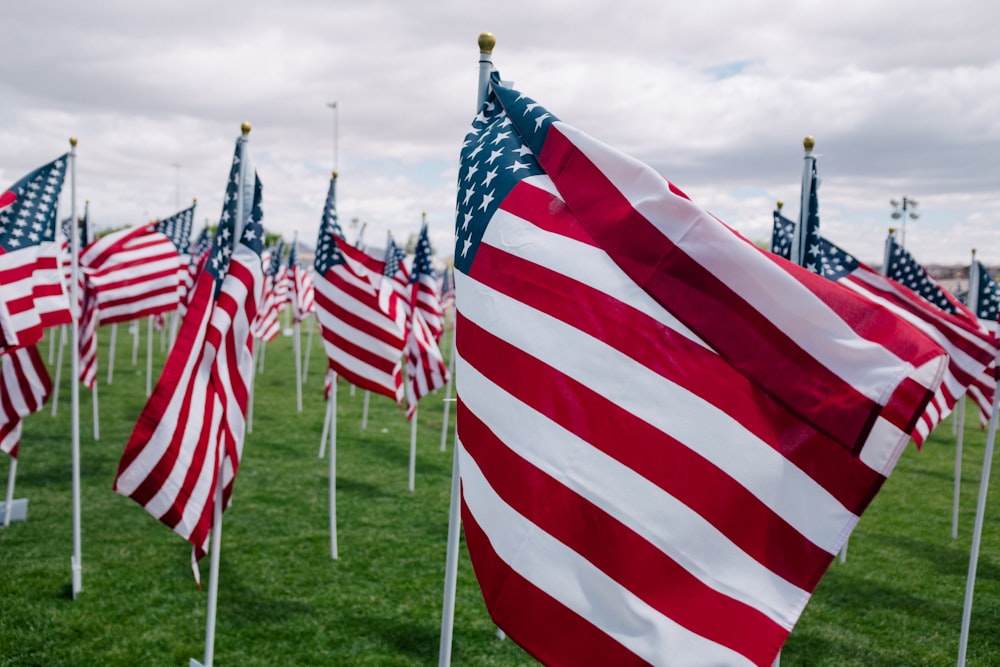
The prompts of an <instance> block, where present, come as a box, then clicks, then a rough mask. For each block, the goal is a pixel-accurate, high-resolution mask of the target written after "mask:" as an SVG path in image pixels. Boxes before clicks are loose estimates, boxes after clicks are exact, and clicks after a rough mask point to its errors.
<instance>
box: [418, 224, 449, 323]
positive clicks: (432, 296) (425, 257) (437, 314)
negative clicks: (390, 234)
mask: <svg viewBox="0 0 1000 667" xmlns="http://www.w3.org/2000/svg"><path fill="white" fill-rule="evenodd" d="M410 285H411V286H412V290H413V293H412V295H411V297H410V302H411V303H412V304H413V307H414V308H415V309H417V310H419V311H420V314H421V316H422V317H423V318H424V321H425V322H426V323H427V327H428V328H429V329H430V331H431V334H433V336H434V340H435V341H437V340H441V334H443V333H444V313H443V312H442V309H441V295H440V294H439V293H438V289H437V281H436V280H435V279H434V270H433V269H432V268H431V242H430V240H429V239H428V238H427V223H426V222H424V224H423V225H421V227H420V236H418V237H417V247H416V252H415V254H414V256H413V270H412V271H411V272H410Z"/></svg>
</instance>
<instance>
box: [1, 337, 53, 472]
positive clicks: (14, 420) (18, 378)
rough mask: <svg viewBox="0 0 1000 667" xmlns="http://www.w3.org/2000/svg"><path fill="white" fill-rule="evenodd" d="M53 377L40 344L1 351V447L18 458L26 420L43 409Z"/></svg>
mask: <svg viewBox="0 0 1000 667" xmlns="http://www.w3.org/2000/svg"><path fill="white" fill-rule="evenodd" d="M51 393H52V380H50V379H49V372H48V370H47V369H46V368H45V362H44V361H42V355H41V354H39V353H38V346H37V345H29V346H27V347H19V348H17V349H15V350H12V351H11V352H8V353H6V354H0V451H2V452H6V453H7V454H9V455H10V456H11V457H12V458H15V459H16V458H17V450H18V445H19V444H20V440H21V423H22V420H23V419H24V418H25V417H27V416H28V415H30V414H31V413H33V412H38V411H39V410H41V409H42V406H43V405H44V404H45V401H47V400H48V398H49V395H50V394H51Z"/></svg>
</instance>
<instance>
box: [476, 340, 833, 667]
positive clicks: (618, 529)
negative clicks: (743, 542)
mask: <svg viewBox="0 0 1000 667" xmlns="http://www.w3.org/2000/svg"><path fill="white" fill-rule="evenodd" d="M462 335H463V336H464V335H465V331H462ZM459 410H460V413H459V414H460V418H459V421H458V423H459V439H460V440H461V441H462V444H463V446H464V447H465V449H466V451H468V453H469V454H470V455H471V456H472V457H473V458H474V459H475V460H476V464H477V465H478V467H479V468H480V470H482V471H483V472H484V474H485V475H486V476H487V478H488V480H489V483H490V486H492V487H493V489H494V490H495V491H496V493H497V495H499V496H500V497H501V498H502V499H503V500H504V502H506V503H507V504H508V505H510V506H511V507H512V508H513V509H514V510H515V511H516V512H517V513H518V514H520V515H521V516H524V517H526V518H527V519H528V520H529V521H531V522H532V523H533V524H534V525H536V526H538V527H539V528H540V529H541V530H543V531H544V532H545V533H547V534H549V535H551V536H552V537H553V538H555V539H556V540H558V541H559V542H561V543H562V544H564V545H565V546H566V547H568V548H569V549H571V550H573V551H574V552H576V553H577V554H579V555H580V556H581V557H583V558H584V559H586V560H587V561H589V562H590V563H591V564H592V565H594V566H595V567H596V568H598V569H600V570H601V571H603V572H604V573H605V574H606V575H608V577H610V578H611V579H613V580H614V581H616V582H617V583H618V584H619V585H621V586H622V587H623V588H625V589H627V590H629V591H630V592H631V593H632V594H633V595H635V596H636V597H638V598H640V599H641V600H643V601H644V602H646V604H648V605H649V606H651V607H652V608H654V609H656V610H657V611H658V612H659V613H660V614H662V615H664V616H666V617H668V618H670V619H672V620H673V621H674V622H676V623H677V624H678V625H680V626H682V627H684V628H687V629H688V630H690V631H691V632H693V633H695V634H697V635H700V636H702V637H704V638H706V639H708V640H711V641H713V642H715V643H718V644H721V645H723V646H726V647H728V648H730V649H732V650H733V651H736V652H737V653H740V654H741V655H744V656H746V657H747V658H748V659H751V660H757V661H760V660H763V659H764V658H765V655H764V653H765V651H766V649H765V651H762V649H761V647H762V646H763V647H767V646H780V645H781V644H782V643H783V642H784V640H785V638H786V637H787V636H788V632H787V631H786V630H784V629H783V628H782V627H781V626H779V625H778V624H777V623H775V622H774V621H772V620H771V619H769V618H767V617H766V616H765V615H764V614H762V613H761V612H759V611H758V610H757V609H755V608H753V607H751V606H749V605H747V604H744V603H742V602H738V601H737V600H735V599H733V598H730V597H729V596H727V595H725V594H723V593H720V592H719V591H716V590H714V589H712V588H710V587H708V586H707V585H705V584H704V583H702V582H701V581H700V580H698V579H697V578H696V577H695V576H693V575H692V574H691V573H690V572H688V571H687V570H686V569H685V568H684V567H683V566H681V565H680V564H678V563H677V562H676V561H674V560H673V559H671V558H670V557H669V556H667V555H666V554H664V553H663V552H662V551H660V549H658V548H657V547H656V546H654V545H652V544H650V543H649V542H648V541H646V540H645V539H643V537H642V536H640V535H638V534H636V533H635V532H634V531H633V530H631V529H630V528H628V527H627V526H625V525H623V524H621V523H619V522H618V521H617V520H615V519H614V518H613V517H611V516H609V515H607V514H606V513H605V512H604V511H602V510H601V509H600V508H598V507H596V506H595V505H593V504H592V503H590V502H588V501H587V500H586V499H585V498H583V497H581V496H579V495H578V494H576V493H575V492H573V491H572V490H570V489H568V488H567V487H565V486H564V485H562V484H561V483H559V482H557V481H556V480H555V479H553V478H551V477H550V476H548V475H546V474H545V473H543V472H542V471H540V470H538V469H537V468H535V467H534V466H532V465H531V464H529V463H527V462H526V461H524V460H523V459H521V458H520V457H519V456H517V455H516V454H514V453H513V452H512V451H511V450H510V449H509V448H508V447H507V446H506V445H505V444H504V443H503V442H502V441H500V440H499V439H498V438H497V437H496V435H495V434H493V433H492V432H491V431H490V430H489V428H488V427H487V426H486V425H485V424H483V423H482V422H481V421H479V419H478V418H477V417H476V416H475V415H474V414H473V413H472V412H471V411H470V410H468V409H467V408H465V406H462V405H460V407H459ZM623 436H624V434H623ZM627 438H628V436H624V438H623V442H630V441H629V440H628V439H627ZM671 464H672V465H674V464H675V465H676V467H677V468H683V467H684V463H683V462H681V461H672V462H671ZM687 474H690V475H691V476H693V477H697V476H698V473H697V472H696V471H694V470H691V471H688V472H687ZM701 481H702V484H700V485H699V486H701V487H702V491H701V493H703V494H704V489H709V488H713V489H714V488H715V487H714V486H713V480H711V479H708V480H704V479H703V480H701ZM721 495H726V494H725V491H722V494H721ZM729 501H730V502H732V503H733V504H738V503H739V502H740V499H739V498H734V497H730V498H729ZM765 525H767V524H759V525H757V526H755V529H756V530H757V531H759V532H764V533H767V532H769V528H770V526H768V527H767V528H763V526H765ZM778 539H779V541H780V537H779V538H778ZM772 548H773V545H772ZM779 548H780V547H779ZM828 560H832V557H830V558H829V559H828ZM650 572H656V577H650V576H649V573H650ZM772 657H773V655H772Z"/></svg>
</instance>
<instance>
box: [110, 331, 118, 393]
mask: <svg viewBox="0 0 1000 667" xmlns="http://www.w3.org/2000/svg"><path fill="white" fill-rule="evenodd" d="M117 342H118V323H117V322H115V323H114V324H112V325H111V339H110V340H109V341H108V384H111V378H112V376H113V375H114V372H115V344H116V343H117Z"/></svg>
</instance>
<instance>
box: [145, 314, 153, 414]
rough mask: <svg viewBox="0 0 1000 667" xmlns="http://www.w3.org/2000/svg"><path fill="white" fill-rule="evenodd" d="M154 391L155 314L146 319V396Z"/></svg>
mask: <svg viewBox="0 0 1000 667" xmlns="http://www.w3.org/2000/svg"><path fill="white" fill-rule="evenodd" d="M152 393H153V316H152V315H150V316H149V317H148V318H147V319H146V398H149V397H150V395H152Z"/></svg>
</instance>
